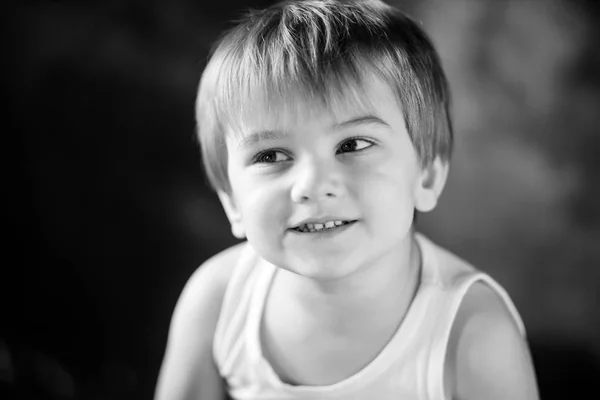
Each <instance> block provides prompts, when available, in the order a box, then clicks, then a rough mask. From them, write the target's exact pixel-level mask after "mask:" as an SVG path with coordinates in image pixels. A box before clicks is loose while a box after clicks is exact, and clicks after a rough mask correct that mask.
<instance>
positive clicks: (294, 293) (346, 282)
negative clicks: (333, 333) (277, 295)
mask: <svg viewBox="0 0 600 400" xmlns="http://www.w3.org/2000/svg"><path fill="white" fill-rule="evenodd" d="M420 258H421V257H420V252H419V249H418V246H417V244H416V243H415V241H414V239H413V238H410V239H408V240H406V243H403V245H402V246H398V248H397V249H394V251H392V252H390V253H388V254H385V255H384V256H382V257H380V258H379V259H377V260H371V261H372V262H370V264H369V265H365V266H362V267H361V268H360V269H358V270H357V271H356V272H355V273H353V274H352V275H350V276H346V277H343V278H339V279H335V280H328V281H318V280H314V279H309V278H305V277H302V276H300V275H297V274H294V273H291V272H288V271H285V270H280V271H279V272H278V275H280V276H279V277H278V279H281V281H284V282H285V283H284V284H283V285H282V287H286V288H287V289H286V291H287V292H288V295H290V296H291V297H292V298H294V299H296V300H295V301H297V302H298V305H299V306H300V307H301V308H302V309H304V310H310V313H311V314H312V317H313V318H314V319H316V320H320V321H337V322H340V321H344V320H346V321H350V322H354V323H361V322H363V321H373V320H374V319H380V320H381V321H389V320H390V318H391V316H399V318H402V317H403V315H404V313H403V312H400V311H401V310H406V309H407V308H408V306H409V305H410V303H411V301H412V298H413V296H414V294H415V292H416V289H417V287H418V282H419V280H420V279H419V277H420V263H421V262H420ZM392 319H393V318H392ZM397 322H399V321H397Z"/></svg>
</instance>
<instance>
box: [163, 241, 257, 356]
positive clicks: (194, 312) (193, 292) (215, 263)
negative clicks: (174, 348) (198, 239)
mask: <svg viewBox="0 0 600 400" xmlns="http://www.w3.org/2000/svg"><path fill="white" fill-rule="evenodd" d="M245 245H246V243H239V244H237V245H234V246H232V247H229V248H228V249H225V250H223V251H221V252H220V253H217V254H216V255H214V256H212V257H211V258H209V259H208V260H206V261H205V262H204V263H203V264H202V265H200V266H199V267H198V268H197V269H196V271H195V272H194V273H193V274H192V275H191V276H190V278H189V279H188V281H187V283H186V284H185V286H184V288H183V290H182V292H181V295H180V296H179V300H178V301H177V304H176V306H175V310H174V311H173V317H172V319H171V327H170V331H169V342H172V341H173V340H176V339H179V340H180V339H181V338H182V337H184V338H185V339H186V341H187V340H189V341H192V340H194V341H198V340H205V341H207V342H209V343H207V344H210V345H212V335H213V334H214V329H215V327H216V324H217V320H218V318H219V313H220V310H221V304H222V302H223V297H224V295H225V290H226V289H227V284H228V283H229V278H230V277H231V274H232V272H233V269H234V267H235V266H236V264H237V262H238V259H239V258H240V255H241V252H242V251H243V249H244V247H245ZM198 331H201V332H198ZM198 333H203V334H202V335H199V334H198ZM188 336H189V337H188Z"/></svg>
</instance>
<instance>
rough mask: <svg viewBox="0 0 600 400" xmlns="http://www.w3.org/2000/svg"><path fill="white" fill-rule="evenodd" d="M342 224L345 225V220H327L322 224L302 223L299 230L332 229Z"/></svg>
mask: <svg viewBox="0 0 600 400" xmlns="http://www.w3.org/2000/svg"><path fill="white" fill-rule="evenodd" d="M340 225H344V221H327V222H324V223H322V224H302V225H300V226H299V227H298V230H300V231H303V232H316V231H322V230H325V229H331V228H333V227H335V226H340Z"/></svg>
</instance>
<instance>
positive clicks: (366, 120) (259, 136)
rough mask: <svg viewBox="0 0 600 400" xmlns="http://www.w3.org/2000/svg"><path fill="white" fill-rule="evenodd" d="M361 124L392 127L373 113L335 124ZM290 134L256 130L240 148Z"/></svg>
mask: <svg viewBox="0 0 600 400" xmlns="http://www.w3.org/2000/svg"><path fill="white" fill-rule="evenodd" d="M360 125H379V126H383V127H387V128H390V125H389V124H388V123H387V122H385V121H384V120H383V119H381V118H379V117H377V116H375V115H372V114H368V115H362V116H360V117H356V118H352V119H349V120H348V121H344V122H340V123H337V124H335V125H334V126H333V128H334V129H335V130H342V129H347V128H352V127H356V126H360ZM287 136H288V135H287V134H286V133H285V132H282V131H277V130H264V131H256V132H252V133H250V134H248V135H246V136H245V137H244V138H243V139H242V140H241V141H240V143H239V144H238V149H239V148H244V147H251V146H253V145H255V144H256V143H259V142H261V141H263V140H278V139H285V138H286V137H287Z"/></svg>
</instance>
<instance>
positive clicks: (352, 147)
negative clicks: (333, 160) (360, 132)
mask: <svg viewBox="0 0 600 400" xmlns="http://www.w3.org/2000/svg"><path fill="white" fill-rule="evenodd" d="M374 144H375V143H374V142H372V141H370V140H367V139H360V138H352V139H348V140H345V141H343V142H342V143H341V144H340V146H339V147H338V150H337V151H336V154H342V153H354V152H357V151H361V150H365V149H368V148H369V147H371V146H373V145H374Z"/></svg>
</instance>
